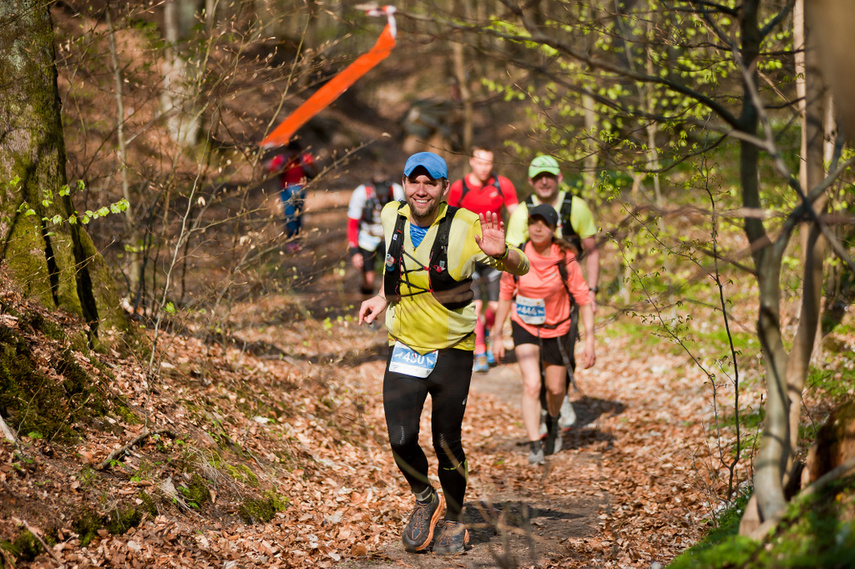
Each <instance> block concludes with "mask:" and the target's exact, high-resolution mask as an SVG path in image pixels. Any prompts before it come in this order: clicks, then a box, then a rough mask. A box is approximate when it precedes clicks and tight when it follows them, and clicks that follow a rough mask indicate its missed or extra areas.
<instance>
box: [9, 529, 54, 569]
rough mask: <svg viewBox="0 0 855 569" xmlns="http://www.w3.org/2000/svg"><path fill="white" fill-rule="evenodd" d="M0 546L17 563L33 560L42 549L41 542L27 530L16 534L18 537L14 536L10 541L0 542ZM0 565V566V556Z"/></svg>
mask: <svg viewBox="0 0 855 569" xmlns="http://www.w3.org/2000/svg"><path fill="white" fill-rule="evenodd" d="M0 548H2V549H5V550H6V551H8V552H9V553H11V554H12V555H13V556H14V557H15V560H16V561H17V562H19V563H29V562H30V561H33V560H35V558H36V557H37V556H38V555H39V553H41V552H42V550H43V549H44V548H43V547H42V544H41V543H39V540H38V539H36V536H34V535H33V534H32V533H31V532H30V531H29V530H27V531H23V532H21V533H20V534H18V537H16V538H15V540H14V541H12V542H9V541H3V542H0ZM0 566H2V558H0Z"/></svg>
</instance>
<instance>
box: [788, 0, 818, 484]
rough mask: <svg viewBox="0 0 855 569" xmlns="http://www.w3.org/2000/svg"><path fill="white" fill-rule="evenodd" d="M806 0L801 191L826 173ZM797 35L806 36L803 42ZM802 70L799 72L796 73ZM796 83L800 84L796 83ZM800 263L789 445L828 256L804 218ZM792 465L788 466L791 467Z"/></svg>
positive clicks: (800, 0) (797, 16)
mask: <svg viewBox="0 0 855 569" xmlns="http://www.w3.org/2000/svg"><path fill="white" fill-rule="evenodd" d="M810 9H811V8H809V7H807V6H804V0H797V2H796V11H795V13H794V29H795V30H796V31H798V29H799V27H802V28H803V33H801V34H798V33H797V34H795V36H794V39H795V40H796V53H799V49H798V47H799V43H801V45H802V46H803V48H804V51H803V52H802V53H803V54H804V55H803V56H802V57H800V58H798V59H797V66H798V63H799V59H803V60H804V64H803V65H802V66H801V70H799V69H798V67H797V73H798V72H799V71H801V76H802V77H804V79H803V80H802V81H799V83H803V87H802V89H800V90H799V91H800V92H799V95H800V96H801V97H802V101H803V102H802V108H801V112H802V161H801V169H800V175H799V180H800V182H801V185H802V191H803V192H805V193H807V192H809V191H810V189H811V188H813V187H815V186H817V185H818V184H819V183H820V182H822V180H823V178H825V161H824V151H825V149H824V144H823V138H824V129H823V116H824V106H825V105H824V103H825V101H826V97H825V85H824V82H823V79H822V75H821V73H820V71H819V66H818V63H819V62H818V57H817V52H816V50H815V48H814V45H813V43H814V42H813V41H812V32H811V30H810V27H809V25H807V24H806V22H805V18H804V10H810ZM799 39H801V40H802V41H801V42H799ZM797 76H798V75H797ZM797 86H798V85H797ZM826 201H827V200H826V198H825V196H823V197H822V198H821V199H820V200H818V201H817V203H815V204H814V207H815V210H816V211H818V212H821V211H823V210H824V209H825V205H826ZM801 229H802V266H803V267H804V273H803V274H804V278H803V282H802V304H801V307H800V311H799V324H798V328H797V330H796V336H795V338H794V339H793V348H792V350H791V352H790V358H789V361H788V362H787V390H788V394H789V399H790V446H791V448H793V449H794V448H795V447H796V445H797V444H798V426H799V420H800V418H801V402H802V390H803V389H804V385H805V378H806V377H807V372H808V365H809V364H810V357H811V353H812V352H813V348H814V345H815V344H816V341H815V340H816V333H817V329H818V327H819V326H818V324H819V315H820V311H821V308H822V277H823V273H822V262H823V259H824V258H825V250H826V242H825V239H824V238H822V236H821V235H820V233H819V230H818V228H817V227H816V225H815V224H802V228H801ZM788 471H789V468H788Z"/></svg>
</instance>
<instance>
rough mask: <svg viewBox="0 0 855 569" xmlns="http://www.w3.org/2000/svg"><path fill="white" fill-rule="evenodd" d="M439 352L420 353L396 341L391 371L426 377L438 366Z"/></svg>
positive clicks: (390, 366)
mask: <svg viewBox="0 0 855 569" xmlns="http://www.w3.org/2000/svg"><path fill="white" fill-rule="evenodd" d="M438 354H439V352H438V351H437V350H434V351H432V352H428V353H427V354H420V353H418V352H416V351H415V350H413V349H412V348H410V347H408V346H405V345H404V344H402V343H401V342H395V347H394V348H393V349H392V361H391V362H389V371H394V372H395V373H403V374H404V375H411V376H413V377H420V378H425V377H427V376H429V375H430V372H432V371H433V368H434V367H435V366H436V357H437V355H438Z"/></svg>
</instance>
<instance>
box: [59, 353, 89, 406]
mask: <svg viewBox="0 0 855 569" xmlns="http://www.w3.org/2000/svg"><path fill="white" fill-rule="evenodd" d="M53 367H54V369H55V370H56V371H57V373H59V374H60V375H62V376H63V377H64V378H65V381H64V382H63V388H64V389H65V392H66V394H68V396H69V397H71V396H74V395H77V394H78V393H84V392H85V391H86V390H87V389H88V387H89V385H90V384H91V383H92V378H90V377H89V374H88V373H86V370H84V369H83V368H82V367H80V364H78V363H77V361H76V360H75V359H74V353H73V352H72V351H71V349H70V348H65V349H64V350H62V352H60V354H59V358H58V361H56V362H54V364H53Z"/></svg>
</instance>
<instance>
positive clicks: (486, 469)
mask: <svg viewBox="0 0 855 569" xmlns="http://www.w3.org/2000/svg"><path fill="white" fill-rule="evenodd" d="M348 198H349V192H333V193H330V192H318V193H317V194H315V195H312V196H311V197H310V200H309V204H308V213H307V216H306V224H307V226H308V227H314V228H320V227H326V228H331V229H328V230H324V231H321V230H316V231H310V232H309V233H308V234H307V237H306V239H305V247H304V248H303V250H302V251H301V252H299V253H297V254H296V255H295V256H292V257H289V256H288V255H289V254H288V253H285V252H283V253H282V255H279V256H278V259H279V260H280V262H281V271H282V273H283V274H289V273H291V272H297V273H298V274H301V275H304V276H305V277H306V278H305V279H302V280H295V281H292V286H291V287H290V289H289V290H287V291H285V292H284V293H283V294H281V295H273V294H270V295H266V296H265V297H263V298H262V299H261V300H257V301H253V302H251V303H250V302H247V303H245V304H243V305H241V304H237V305H234V306H233V307H232V310H231V314H230V321H231V324H230V326H231V328H230V329H231V332H230V336H229V337H226V338H224V337H212V336H211V335H210V334H205V333H203V331H204V327H201V326H196V325H191V324H187V325H184V326H178V325H176V324H173V325H172V326H167V327H165V328H164V329H163V330H161V331H160V332H159V338H158V346H159V351H158V354H159V355H160V357H162V359H161V360H159V362H160V363H159V367H157V368H156V370H159V371H157V372H156V373H154V374H151V373H149V370H148V367H147V365H146V364H147V362H146V361H145V360H144V359H143V358H140V357H139V356H137V357H121V356H120V355H119V353H117V352H115V351H114V352H113V353H111V354H108V355H100V356H99V355H96V354H95V353H94V352H92V353H90V354H88V355H86V356H85V357H84V356H80V357H78V361H79V363H80V364H81V365H82V366H83V367H84V368H85V369H87V370H88V372H89V373H91V374H92V376H93V378H95V381H97V382H98V383H99V384H102V385H105V386H107V387H106V389H108V390H109V391H110V392H111V393H113V394H114V395H117V396H120V397H121V398H122V400H123V401H126V402H127V405H128V406H129V407H130V408H131V409H132V410H133V411H134V412H135V414H136V415H137V417H147V419H148V422H147V424H146V425H143V424H140V422H139V421H133V420H129V419H128V417H127V414H125V415H124V416H122V415H119V414H108V416H107V417H106V419H105V420H106V422H105V420H100V421H93V422H90V423H88V424H79V425H74V427H75V430H76V432H77V433H78V435H79V436H78V438H77V439H76V440H75V441H73V442H71V443H61V442H58V441H52V440H46V439H45V438H39V437H22V439H21V443H20V445H19V446H18V447H14V446H12V445H11V444H8V443H2V444H0V540H6V541H13V540H14V539H15V537H16V535H19V534H20V532H21V531H23V530H24V529H27V528H28V529H29V530H30V531H32V533H34V534H35V535H37V536H40V537H43V539H44V540H45V542H46V543H49V544H51V545H50V552H49V553H46V552H44V551H42V553H40V554H38V556H36V557H35V560H33V561H26V560H24V559H23V558H19V559H18V560H17V562H16V564H15V565H14V566H16V567H44V568H47V567H57V566H64V567H94V566H99V567H100V566H105V567H158V568H159V567H188V568H190V567H193V568H198V567H216V568H238V567H341V568H346V567H348V568H360V569H361V568H366V567H390V568H391V567H401V568H410V567H426V568H437V569H440V568H446V567H461V568H476V567H505V568H515V567H567V568H583V567H602V568H611V567H614V568H618V567H638V568H648V567H658V566H663V565H665V564H667V563H668V562H669V561H670V560H671V559H673V557H674V556H676V555H677V554H678V553H680V552H681V551H683V550H684V549H685V548H687V547H689V546H691V545H692V544H694V543H696V542H697V540H698V539H699V538H700V537H701V536H702V534H703V532H704V530H705V528H706V527H707V524H708V523H709V521H710V520H711V518H712V512H713V510H714V509H715V508H717V507H718V506H719V505H720V504H721V499H722V496H723V494H724V489H725V488H726V485H727V481H728V478H727V470H726V469H725V468H724V466H723V465H722V463H721V462H720V460H719V458H718V452H719V449H718V447H717V441H718V440H719V439H717V438H716V433H715V432H714V431H713V430H711V427H712V425H713V421H714V418H715V414H714V409H713V407H712V400H711V399H712V398H711V392H710V390H709V389H708V382H707V381H706V380H705V377H704V376H703V375H702V374H701V372H700V371H699V370H698V368H697V367H695V366H694V365H693V364H692V362H691V360H690V358H689V357H688V356H686V355H682V354H681V353H680V352H678V351H676V350H675V349H673V347H672V346H671V345H670V344H668V343H665V342H659V341H658V339H657V338H655V337H653V336H647V337H645V336H636V337H628V336H625V335H622V334H621V333H620V332H619V330H620V328H619V327H618V326H616V325H615V322H616V320H615V315H614V314H613V311H612V310H611V308H610V307H609V306H606V305H603V306H600V308H599V312H598V316H599V325H598V329H597V351H598V353H597V356H598V361H597V364H596V366H595V367H594V368H592V369H589V370H580V371H579V372H578V374H577V381H578V385H579V388H580V392H578V393H575V394H574V398H575V401H576V404H575V408H576V413H577V417H578V419H577V422H576V424H575V425H573V427H572V428H571V429H570V430H569V431H568V432H567V433H565V436H564V444H563V447H562V449H561V451H560V452H558V453H557V454H555V455H553V456H551V457H548V459H547V461H546V464H545V465H543V466H530V465H529V464H528V463H527V459H526V458H527V449H526V447H525V446H524V438H525V436H524V431H523V427H522V421H521V416H520V411H519V397H520V393H521V391H520V390H521V381H520V378H519V372H518V369H517V366H516V364H515V363H505V364H502V365H499V366H497V367H494V368H492V369H491V370H490V371H489V373H486V374H475V375H474V377H473V383H472V391H471V397H470V400H469V403H468V408H467V415H466V419H465V422H464V448H465V450H466V453H467V458H468V461H469V468H470V483H469V488H468V492H467V499H466V504H465V507H466V509H467V516H468V517H467V522H468V524H469V527H470V530H471V548H470V549H469V550H468V551H467V552H466V553H465V554H463V555H460V556H456V557H450V558H449V557H441V556H437V555H434V554H432V553H427V554H420V555H411V554H407V553H405V552H404V550H403V548H402V546H401V543H400V541H399V536H400V530H401V528H402V527H403V525H404V523H405V521H406V518H407V516H408V514H409V511H410V509H411V507H412V495H411V494H410V493H409V491H408V489H407V488H406V486H405V484H404V481H403V478H402V477H401V476H400V474H399V473H398V472H397V470H396V468H395V466H394V463H393V462H392V457H391V454H390V452H389V451H388V447H387V442H386V434H385V424H384V422H383V414H382V399H381V382H382V374H383V368H384V361H385V360H384V358H385V353H386V338H385V333H384V332H383V330H382V329H380V328H371V327H366V326H363V327H359V326H357V325H356V324H355V323H354V321H353V318H354V316H355V314H356V307H357V305H358V302H359V300H360V296H359V295H358V294H356V293H354V292H352V291H355V290H356V288H357V287H356V280H355V278H356V275H355V274H354V273H353V270H352V269H351V268H346V269H344V270H341V267H342V262H343V258H344V247H343V243H344V228H345V224H344V215H345V205H346V201H347V199H348ZM313 212H314V213H313ZM337 268H338V269H337ZM310 277H311V278H310ZM3 298H4V302H5V303H6V304H5V305H6V306H15V307H16V310H19V311H21V312H23V311H24V310H25V309H26V310H39V309H38V308H37V307H35V306H33V305H31V304H30V305H28V304H26V302H25V301H24V299H22V298H21V297H20V295H19V294H18V293H16V292H15V291H12V290H10V289H7V290H5V291H4V295H3ZM44 317H45V318H54V319H55V318H57V316H56V315H51V314H47V313H46V314H45V315H44ZM3 325H4V326H9V327H12V328H16V329H17V330H18V332H19V333H21V334H24V335H26V337H27V339H28V341H29V342H31V343H32V344H33V345H34V346H36V347H35V348H34V349H36V350H38V351H39V352H40V353H44V354H48V355H46V356H44V357H45V358H46V359H47V360H49V359H50V357H51V356H50V355H49V354H50V353H51V351H56V350H61V349H62V346H61V345H60V344H57V343H56V342H51V341H48V340H47V339H46V338H44V337H42V336H40V335H38V334H36V333H35V332H33V331H32V330H29V329H25V327H24V326H23V325H22V324H20V323H16V320H15V319H12V318H7V319H5V320H4V321H3ZM65 326H68V323H65ZM148 333H149V334H150V335H151V334H153V331H152V330H151V329H149V331H148ZM96 359H97V360H98V361H99V362H100V363H97V364H96V363H95V360H96ZM745 397H746V398H747V399H748V400H750V399H751V395H750V394H747V395H746V396H745ZM429 421H430V409H429V405H428V406H427V407H426V412H425V414H424V416H423V423H422V437H421V438H422V442H423V445H424V446H425V448H426V449H429V448H430V447H429V444H430V443H429V432H430V428H429ZM107 422H109V423H110V424H109V425H107ZM107 427H109V428H107ZM146 427H148V428H149V429H150V430H151V431H154V430H155V429H160V430H161V431H162V434H161V436H159V437H158V436H148V437H146V436H144V429H145V428H146ZM140 435H143V436H142V437H140V439H139V442H138V443H137V444H130V445H129V443H131V442H132V441H133V440H134V439H135V438H136V437H139V436H140ZM722 440H724V439H722ZM723 444H729V441H728V440H724V442H723ZM120 449H124V450H123V451H122V452H117V453H116V455H115V457H114V459H113V460H110V461H107V460H105V459H107V458H108V455H109V454H110V453H111V452H114V451H119V450H120ZM428 455H429V456H431V455H432V452H428ZM431 465H432V472H433V473H434V476H435V472H436V463H435V460H432V461H431ZM747 467H748V465H747V464H745V463H744V462H741V463H740V464H739V466H738V467H737V468H736V471H737V474H738V481H740V482H741V481H744V480H745V479H746V475H745V470H746V468H747ZM196 474H198V475H199V476H200V477H201V479H202V480H204V484H205V486H207V488H208V489H209V491H210V492H209V494H208V495H207V498H206V497H205V496H204V495H203V499H198V498H193V497H192V496H194V495H193V494H192V489H193V483H192V482H193V481H195V480H197V477H196V476H195V475H196ZM436 485H437V487H438V483H436ZM143 494H145V495H146V496H147V498H146V497H143ZM203 494H204V493H203ZM265 497H267V498H270V497H273V498H270V499H268V500H267V501H268V503H270V504H272V505H273V506H274V507H275V510H276V513H275V515H272V517H269V519H267V518H264V519H262V516H260V515H254V514H252V513H250V514H249V515H247V514H246V511H247V510H246V504H247V500H249V499H251V498H252V499H256V500H262V502H263V501H264V500H265V499H267V498H265ZM144 503H145V504H149V503H152V504H153V506H154V507H153V508H148V511H147V512H145V513H144V515H143V516H142V518H141V519H138V520H135V522H136V523H134V524H129V525H131V526H132V527H130V529H129V530H128V531H125V532H124V533H121V532H113V531H112V530H109V529H107V528H106V526H105V527H101V528H100V529H98V530H97V532H96V533H95V534H94V537H93V539H92V541H91V543H89V544H88V545H87V546H86V547H82V546H81V539H82V537H83V536H82V531H83V529H82V527H81V525H80V523H79V520H80V513H81V512H84V511H93V512H95V513H96V516H98V517H99V519H101V520H106V519H107V518H108V517H109V516H110V515H113V514H111V512H113V513H115V512H118V511H122V508H123V507H126V506H128V505H131V506H134V505H136V506H139V507H141V505H143V504H144ZM255 503H258V502H255ZM265 520H266V521H265ZM0 551H2V550H0ZM6 561H7V562H8V563H9V566H12V565H11V561H12V558H10V557H9V556H8V555H7V556H6Z"/></svg>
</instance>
